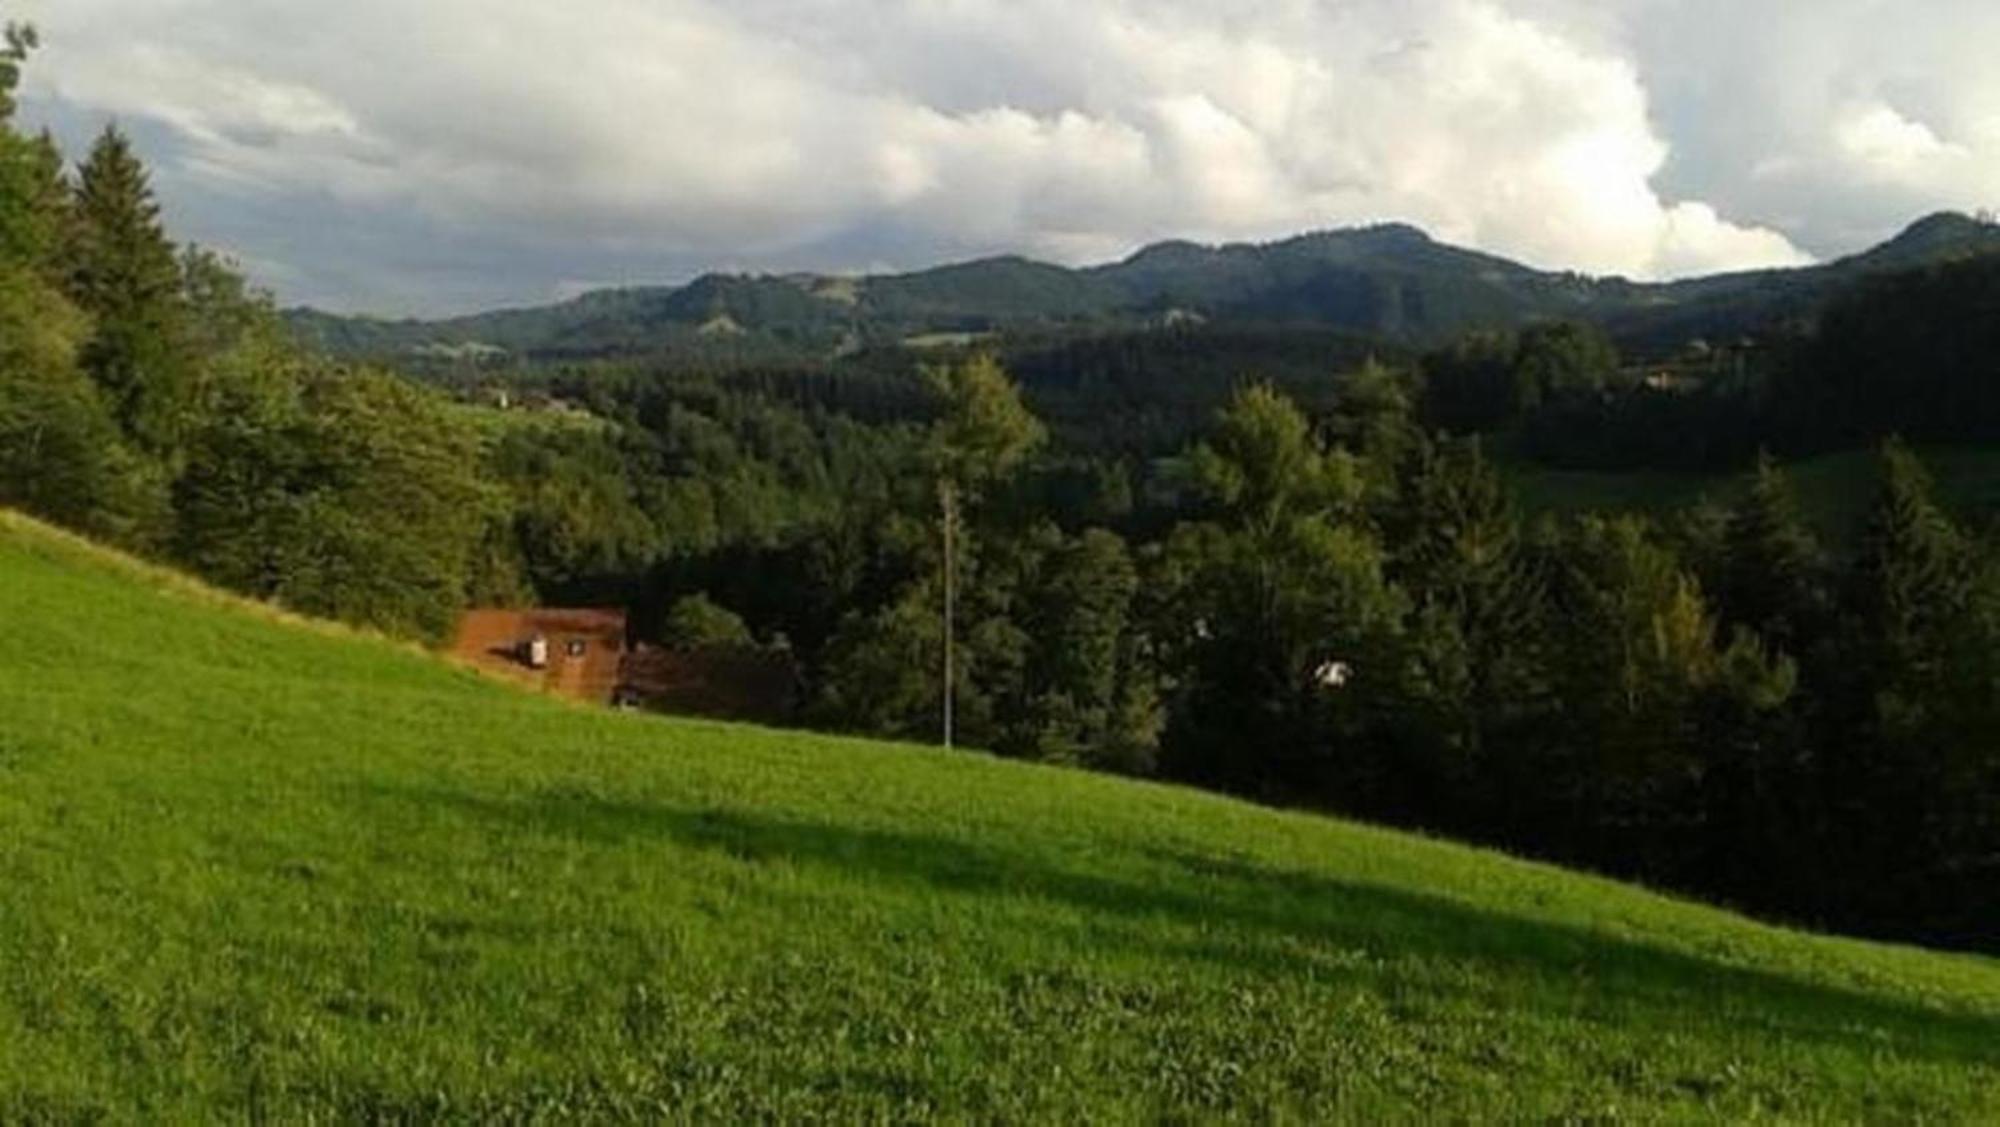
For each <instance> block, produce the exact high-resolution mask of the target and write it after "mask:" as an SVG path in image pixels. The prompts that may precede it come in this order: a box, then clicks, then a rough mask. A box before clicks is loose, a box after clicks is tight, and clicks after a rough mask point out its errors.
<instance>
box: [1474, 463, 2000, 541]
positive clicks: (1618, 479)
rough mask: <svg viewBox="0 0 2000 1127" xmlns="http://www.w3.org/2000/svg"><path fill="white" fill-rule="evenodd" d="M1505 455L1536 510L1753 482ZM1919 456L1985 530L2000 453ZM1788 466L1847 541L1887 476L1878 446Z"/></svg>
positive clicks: (1623, 507)
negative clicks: (1564, 465) (1569, 465)
mask: <svg viewBox="0 0 2000 1127" xmlns="http://www.w3.org/2000/svg"><path fill="white" fill-rule="evenodd" d="M1497 453H1499V455H1500V459H1499V460H1500V464H1501V466H1502V468H1503V471H1504V473H1505V474H1506V477H1507V479H1508V482H1509V483H1510V484H1511V485H1512V486H1513V488H1514V490H1515V495H1516V496H1517V497H1518V498H1519V499H1520V502H1521V507H1522V509H1523V510H1524V511H1525V512H1528V513H1530V514H1534V513H1554V514H1575V513H1586V512H1645V513H1653V514H1655V515H1665V514H1667V513H1670V512H1672V511H1673V510H1676V509H1683V508H1686V507H1688V506H1691V505H1696V504H1700V503H1702V502H1703V501H1711V502H1717V503H1724V502H1727V501H1729V500H1731V499H1733V498H1734V497H1735V496H1736V495H1737V494H1738V493H1739V492H1740V491H1741V490H1742V488H1743V484H1744V482H1745V481H1746V480H1747V479H1748V475H1747V473H1739V474H1705V473H1680V472H1674V471H1671V470H1631V471H1619V472H1597V471H1590V470H1557V469H1549V468H1547V467H1544V466H1538V465H1536V464H1534V463H1533V462H1531V461H1528V460H1527V459H1525V458H1521V457H1517V456H1514V455H1512V454H1511V452H1509V451H1508V450H1507V448H1506V444H1505V443H1502V444H1500V447H1499V449H1498V451H1497ZM1918 456H1919V457H1920V458H1921V459H1922V460H1923V464H1924V468H1925V469H1926V470H1927V471H1929V473H1930V475H1931V477H1932V479H1933V480H1934V481H1935V483H1936V486H1937V491H1938V499H1939V500H1940V501H1942V502H1944V503H1945V504H1946V505H1947V506H1948V507H1949V508H1950V509H1951V510H1952V512H1953V513H1954V514H1955V515H1957V516H1959V517H1961V518H1963V519H1965V520H1967V521H1969V522H1970V523H1971V526H1972V527H1981V526H1984V525H1985V524H1986V523H1988V522H1990V521H1991V520H1992V518H1993V517H1994V516H1995V515H1996V514H2000V451H1995V450H1994V449H1992V448H1990V447H1988V448H1982V447H1970V446H1931V447H1924V448H1921V449H1919V450H1918ZM1781 465H1783V467H1784V469H1785V472H1786V473H1787V474H1788V475H1789V476H1790V478H1791V480H1792V483H1793V487H1794V488H1795V489H1796V490H1797V492H1798V499H1799V508H1800V513H1801V515H1803V516H1804V517H1805V518H1806V520H1807V521H1809V522H1810V523H1811V524H1812V525H1813V526H1814V529H1815V531H1817V532H1819V533H1820V534H1821V535H1822V536H1825V537H1827V538H1829V539H1831V540H1834V541H1841V540H1844V539H1846V538H1848V537H1850V536H1852V535H1853V534H1854V533H1855V532H1856V531H1857V530H1858V529H1859V528H1860V526H1861V523H1862V521H1863V519H1864V518H1865V516H1866V513H1867V510H1868V505H1869V504H1870V502H1872V501H1873V500H1874V497H1875V490H1876V486H1877V483H1878V482H1879V480H1880V470H1879V468H1878V465H1877V457H1876V454H1875V452H1874V451H1872V450H1849V451H1843V452H1840V453H1836V454H1823V455H1820V456H1819V457H1815V458H1807V459H1804V460H1801V461H1796V462H1785V463H1781Z"/></svg>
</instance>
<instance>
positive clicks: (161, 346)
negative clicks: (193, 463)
mask: <svg viewBox="0 0 2000 1127" xmlns="http://www.w3.org/2000/svg"><path fill="white" fill-rule="evenodd" d="M71 211H72V214H71V218H70V224H69V240H70V245H69V248H68V255H67V261H68V266H69V271H68V278H67V284H68V289H69V294H70V297H71V298H72V299H73V300H74V301H76V303H77V304H78V305H80V306H82V307H83V309H84V310H85V311H86V312H87V313H89V314H90V315H91V317H92V319H93V321H94V322H95V329H94V331H93V333H92V336H91V339H90V342H89V343H88V344H87V345H86V346H85V348H84V352H83V365H84V369H85V370H86V371H88V372H89V373H90V375H91V377H92V378H93V379H95V380H96V381H97V383H98V385H99V386H100V387H102V388H104V390H105V392H106V394H107V395H109V396H110V398H111V401H112V404H113V409H114V411H115V413H116V415H117V417H118V420H119V422H120V424H121V425H122V426H123V427H124V428H125V431H126V433H127V434H128V435H130V436H131V438H132V440H133V442H134V443H135V444H136V445H137V446H138V447H139V449H141V450H143V451H144V452H146V453H147V454H149V455H151V456H153V457H155V458H159V459H161V460H163V461H169V462H170V461H172V460H173V458H174V457H175V456H176V455H177V453H178V446H179V444H180V442H181V440H182V438H183V436H184V434H185V431H186V429H187V427H188V425H189V423H190V420H189V418H188V413H189V410H190V407H191V398H192V393H193V382H194V379H193V377H194V371H193V369H194V364H193V360H192V357H191V356H190V354H189V352H190V350H189V344H188V340H187V317H186V308H185V303H184V301H183V297H182V288H181V282H182V275H181V267H180V262H179V260H178V257H177V255H176V251H175V248H174V245H173V243H172V242H170V241H169V240H168V239H167V236H166V232H165V230H164V229H163V228H162V227H161V224H160V209H159V205H158V203H157V202H155V200H154V198H153V190H152V186H151V184H150V182H149V178H148V176H147V173H146V169H145V166H144V165H143V164H141V163H140V161H139V158H138V156H137V154H136V153H134V152H133V150H132V143H131V141H130V140H129V139H127V138H126V136H125V134H124V133H123V132H121V131H120V130H119V129H118V128H117V127H116V126H111V127H108V128H106V129H105V131H104V133H103V134H102V135H100V136H99V137H98V139H97V143H96V144H95V146H93V147H92V149H91V152H90V157H89V159H87V160H86V161H84V163H83V165H82V167H81V168H80V169H79V171H78V174H77V179H76V188H75V192H74V200H73V204H72V209H71Z"/></svg>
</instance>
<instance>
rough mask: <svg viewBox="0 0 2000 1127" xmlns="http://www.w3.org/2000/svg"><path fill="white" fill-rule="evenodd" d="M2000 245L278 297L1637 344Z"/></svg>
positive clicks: (609, 345) (818, 352) (806, 353)
mask: <svg viewBox="0 0 2000 1127" xmlns="http://www.w3.org/2000/svg"><path fill="white" fill-rule="evenodd" d="M1994 252H2000V224H1995V223H1993V222H1991V221H1990V220H1986V219H1983V218H1980V219H1975V218H1973V217H1970V216H1966V215H1962V214H1958V213H1953V212H1941V213H1938V214H1935V215H1931V216H1928V217H1926V218H1924V219H1921V220H1919V221H1917V222H1916V223H1913V224H1912V225H1910V226H1909V227H1908V228H1906V229H1905V230H1903V231H1902V232H1901V233H1900V234H1898V235H1897V236H1896V237H1894V238H1892V239H1890V240H1889V241H1887V242H1885V243H1883V244H1881V245H1879V246H1876V247H1874V248H1872V249H1870V250H1867V251H1864V252H1862V253H1860V254H1856V255H1851V256H1849V257H1846V258H1841V259H1838V260H1835V261H1832V262H1828V263H1825V264H1822V265H1816V266H1807V267H1799V268H1788V269H1767V270H1752V271H1742V272H1736V273H1728V274H1717V275H1710V276H1707V277H1699V278H1689V279H1682V280H1677V281H1670V282H1635V281H1631V280H1628V279H1625V278H1618V277H1592V276H1587V275H1583V274H1579V273H1575V272H1570V271H1547V270H1538V269H1535V268H1533V267H1529V266H1525V265H1522V264H1521V263H1518V262H1513V261H1510V260H1508V259H1505V258H1501V257H1498V256H1495V255H1491V254H1486V253H1483V252H1480V251H1477V250H1471V249H1467V248H1464V247H1457V246H1452V245H1450V244H1447V243H1443V242H1439V241H1437V240H1435V239H1433V238H1431V237H1430V236H1429V235H1427V234H1426V233H1424V232H1423V231H1422V230H1419V229H1418V228H1416V227H1413V226H1409V225H1407V224H1401V223H1388V224H1380V225H1375V226H1369V227H1357V228H1348V229H1343V230H1334V231H1323V232H1316V233H1312V234H1306V235H1300V236H1297V237H1294V238H1289V239H1284V240H1281V241H1277V242H1271V243H1261V244H1250V243H1232V244H1227V245H1222V246H1205V245H1199V244H1196V243H1192V242H1184V241H1174V242H1163V243H1157V244H1154V245H1152V246H1148V247H1146V248H1144V249H1142V250H1140V251H1138V252H1137V253H1135V254H1133V255H1131V256H1130V257H1128V258H1125V259H1123V260H1121V261H1118V262H1114V263H1108V264H1105V265H1100V266H1091V267H1082V268H1070V267H1064V266H1057V265H1052V264H1049V263H1044V262H1036V261H1032V260H1029V259H1026V258H1020V257H1013V256H1008V257H998V258H985V259H979V260H976V261H971V262H964V263H957V264H952V265H946V266H939V267H935V268H932V269H927V270H920V271H915V272H911V273H904V274H880V275H869V276H840V275H825V274H782V275H780V274H759V275H745V274H721V273H714V274H706V275H703V276H701V277H699V278H697V279H695V280H694V281H692V282H690V283H688V284H686V285H683V286H634V287H624V288H617V289H605V290H598V291H593V292H590V293H586V294H584V295H582V296H580V297H577V298H574V299H572V300H569V301H565V302H561V303H558V304H552V305H546V306H539V307H532V308H519V309H505V310H498V311H494V312H488V313H480V314H475V315H472V316H465V317H454V318H448V319H442V320H414V319H406V320H389V319H383V318H377V317H362V316H341V315H336V314H330V313H325V312H321V311H318V310H313V309H306V308H301V309H294V310H290V311H288V312H287V313H286V317H287V319H288V321H289V322H290V323H291V325H292V326H293V328H294V330H295V331H296V332H298V333H299V334H300V336H301V337H302V338H304V339H305V340H306V341H308V342H309V343H311V344H313V345H314V346H316V347H319V348H321V349H323V350H325V351H328V352H330V353H333V354H335V355H341V356H348V357H370V358H377V359H394V358H410V359H422V358H429V359H434V360H470V361H496V360H497V361H507V360H526V361H532V360H538V359H565V358H569V359H574V358H584V357H598V356H617V355H633V354H646V353H656V352H668V351H677V350H696V351H701V350H714V349H722V348H726V349H728V350H731V351H734V352H736V353H739V354H741V353H744V352H745V351H746V350H747V351H749V352H751V353H753V354H754V353H757V352H760V351H761V352H764V353H768V354H772V355H786V356H790V357H794V358H804V357H819V358H830V357H835V356H839V355H842V354H846V353H851V352H854V351H858V350H860V349H863V348H870V347H883V346H896V345H905V346H916V347H923V346H926V345H936V344H948V343H957V342H963V341H966V340H969V339H976V338H978V337H979V336H982V335H985V334H994V333H1038V332H1052V331H1053V332H1062V331H1069V330H1078V329H1123V330H1129V329H1135V328H1144V327H1148V326H1166V325H1173V324H1180V323H1205V322H1227V323H1251V324H1260V325H1288V326H1312V327H1317V328H1330V329H1339V330H1343V331H1348V332H1354V333H1359V334H1364V335H1367V336H1371V337H1376V338H1379V339H1382V340H1386V341H1394V342H1397V343H1401V344H1405V345H1414V346H1424V345H1431V344H1436V343H1439V342H1442V341H1446V340H1449V339H1451V338H1452V337H1454V336H1457V335H1459V334H1461V333H1463V332H1466V331H1468V330H1471V329H1478V328H1504V327H1508V326H1513V325H1519V324H1523V323H1527V322H1530V321H1535V320H1544V319H1554V318H1562V319H1574V320H1583V321H1590V322H1594V323H1596V324H1599V325H1601V326H1603V327H1604V328H1605V329H1606V330H1607V331H1608V332H1610V333H1611V334H1612V336H1613V337H1614V338H1616V339H1617V340H1618V341H1619V342H1620V344H1621V345H1623V346H1625V347H1626V348H1628V349H1632V350H1636V351H1641V352H1644V351H1648V350H1665V349H1669V348H1673V347H1677V346H1678V345H1680V344H1683V343H1685V342H1686V341H1688V340H1690V339H1693V338H1696V337H1703V338H1709V339H1716V338H1727V337H1732V336H1736V335H1740V334H1742V333H1746V332H1750V331H1753V330H1755V329H1757V328H1759V327H1761V326H1764V325H1768V324H1770V323H1771V322H1773V321H1777V320H1782V319H1785V318H1790V317H1797V316H1802V315H1806V314H1809V313H1810V312H1811V311H1812V309H1813V308H1814V307H1815V306H1816V305H1817V304H1818V303H1819V302H1821V301H1823V300H1824V299H1825V298H1826V297H1827V296H1829V295H1830V294H1832V293H1833V292H1836V291H1838V290H1839V289H1841V288H1843V287H1844V286H1846V285H1848V284H1851V283H1852V282H1854V281H1856V280H1858V279H1859V278H1862V277H1864V276H1867V275H1870V274H1875V273H1884V272H1890V271H1895V270H1900V269H1908V268H1915V267H1921V266H1924V265H1928V264H1933V263H1937V262H1942V261H1948V260H1953V259H1958V258H1965V257H1970V256H1973V255H1979V254H1986V253H1994Z"/></svg>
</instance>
